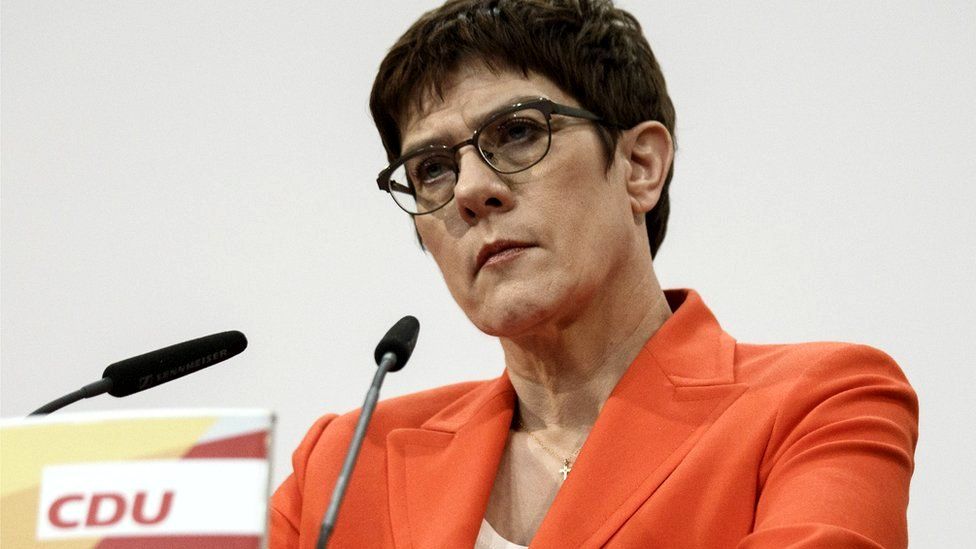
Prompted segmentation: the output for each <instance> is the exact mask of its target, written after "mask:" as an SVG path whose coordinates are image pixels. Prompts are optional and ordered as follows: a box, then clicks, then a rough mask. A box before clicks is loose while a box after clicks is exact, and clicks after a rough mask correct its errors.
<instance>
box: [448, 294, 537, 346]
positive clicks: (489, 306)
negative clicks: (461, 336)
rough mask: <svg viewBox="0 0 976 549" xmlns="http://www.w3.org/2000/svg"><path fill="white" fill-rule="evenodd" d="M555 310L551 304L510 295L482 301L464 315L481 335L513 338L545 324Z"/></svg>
mask: <svg viewBox="0 0 976 549" xmlns="http://www.w3.org/2000/svg"><path fill="white" fill-rule="evenodd" d="M555 309H556V307H554V306H553V304H552V303H551V302H545V301H542V300H538V298H536V299H528V298H525V297H521V298H520V297H516V296H513V297H511V298H508V299H491V300H486V301H484V302H481V303H479V304H477V306H476V307H474V309H473V310H470V311H465V312H466V313H467V315H468V319H470V320H471V322H472V323H473V324H474V325H475V327H477V328H478V329H479V330H481V331H482V332H484V333H486V334H488V335H490V336H495V337H504V338H517V337H519V336H525V335H528V334H530V333H532V332H534V331H536V330H537V329H539V328H540V327H541V326H543V325H545V324H546V322H547V321H548V320H549V319H551V318H552V317H553V316H554V311H555Z"/></svg>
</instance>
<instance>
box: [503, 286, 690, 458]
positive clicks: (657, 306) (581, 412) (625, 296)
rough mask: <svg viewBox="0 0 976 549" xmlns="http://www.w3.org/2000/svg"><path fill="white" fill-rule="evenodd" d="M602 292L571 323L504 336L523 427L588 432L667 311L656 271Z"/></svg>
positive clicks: (568, 434)
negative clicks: (622, 288)
mask: <svg viewBox="0 0 976 549" xmlns="http://www.w3.org/2000/svg"><path fill="white" fill-rule="evenodd" d="M645 275H646V272H645ZM601 295H602V296H604V298H605V299H603V301H602V302H596V303H590V304H588V306H587V307H586V310H585V312H584V313H583V314H580V315H578V316H576V317H575V318H573V319H572V320H571V321H568V322H564V323H562V324H560V325H558V326H550V327H543V328H542V329H539V330H536V331H533V333H531V334H529V335H526V336H522V337H519V338H518V339H502V347H503V349H504V351H505V365H506V369H507V370H508V374H509V378H510V379H511V381H512V385H513V386H514V387H515V392H516V393H517V395H518V404H519V407H518V414H519V415H518V418H517V421H519V422H520V424H521V425H522V427H523V428H524V429H525V430H528V431H538V430H545V431H548V432H550V433H551V434H552V436H553V437H554V438H560V439H566V440H569V439H573V438H575V437H578V436H579V435H580V434H581V433H585V432H588V431H589V429H590V427H591V426H592V425H593V423H594V422H595V421H596V418H597V416H598V415H599V413H600V410H601V408H602V407H603V404H604V402H606V400H607V398H608V397H609V396H610V393H611V391H613V388H614V387H615V386H616V385H617V382H618V381H619V380H620V378H621V376H623V374H624V372H626V371H627V368H628V367H629V366H630V364H631V362H633V360H634V359H635V358H636V357H637V354H638V353H639V352H640V349H641V347H642V346H643V345H644V343H645V342H646V341H647V340H648V339H649V338H650V337H651V335H653V334H654V333H655V332H656V331H657V329H658V328H659V327H660V326H661V325H662V324H664V322H665V321H666V320H667V319H668V318H669V317H670V316H671V309H670V308H669V306H668V303H667V299H666V298H665V296H664V292H663V291H662V290H661V287H660V285H659V284H658V282H657V279H656V278H655V277H654V275H653V269H651V274H650V276H645V278H644V280H643V281H641V282H640V283H638V284H636V285H633V286H630V287H629V290H628V291H626V292H620V295H617V296H613V293H612V292H605V293H601Z"/></svg>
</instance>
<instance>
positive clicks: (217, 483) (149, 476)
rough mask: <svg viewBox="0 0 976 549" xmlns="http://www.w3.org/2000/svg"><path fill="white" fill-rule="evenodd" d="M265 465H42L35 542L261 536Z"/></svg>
mask: <svg viewBox="0 0 976 549" xmlns="http://www.w3.org/2000/svg"><path fill="white" fill-rule="evenodd" d="M267 477H268V467H267V462H266V461H264V460H261V459H237V458H234V459H185V460H179V459H177V460H145V461H126V462H99V463H80V464H72V465H52V466H48V467H45V468H44V470H43V474H42V479H41V497H40V502H39V509H38V513H37V539H38V540H55V539H70V538H91V537H130V536H174V535H176V536H180V535H258V536H259V535H261V534H262V533H263V531H264V524H265V520H266V512H267V501H266V499H265V494H266V492H265V490H266V486H267Z"/></svg>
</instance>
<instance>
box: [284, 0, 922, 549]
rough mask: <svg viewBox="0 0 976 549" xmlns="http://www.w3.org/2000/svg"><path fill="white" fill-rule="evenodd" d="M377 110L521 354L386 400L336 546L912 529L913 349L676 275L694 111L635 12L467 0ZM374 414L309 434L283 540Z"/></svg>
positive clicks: (405, 169) (407, 51) (681, 543)
mask: <svg viewBox="0 0 976 549" xmlns="http://www.w3.org/2000/svg"><path fill="white" fill-rule="evenodd" d="M371 108H372V111H373V115H374V119H375V120H376V123H377V126H378V127H379V130H380V133H381V136H382V138H383V143H384V145H385V147H386V149H387V152H388V154H389V158H390V160H391V164H390V166H389V167H388V168H387V169H385V170H383V172H381V174H380V176H379V178H378V183H379V185H380V188H381V189H382V190H384V191H385V192H389V193H390V194H391V195H392V196H393V198H394V199H395V200H396V202H397V204H398V205H399V206H400V207H401V208H402V209H404V210H406V211H407V212H408V213H409V214H411V215H413V216H414V217H413V218H414V221H415V225H416V229H417V233H418V236H419V238H420V240H421V242H422V244H423V245H424V246H426V248H427V249H428V250H429V252H430V254H431V255H432V256H433V258H434V260H435V261H436V262H437V264H438V266H439V268H440V270H441V272H442V274H443V276H444V279H445V281H446V283H447V286H448V288H449V289H450V291H451V293H452V295H453V297H454V299H455V300H456V301H457V303H458V304H459V305H460V306H461V308H462V309H463V310H464V312H465V313H466V314H467V316H468V317H469V318H470V319H471V321H472V322H473V323H474V324H475V325H476V326H477V327H478V328H479V329H481V330H483V331H484V332H486V333H488V334H491V335H494V336H496V337H498V338H499V341H500V342H501V344H502V347H503V349H504V353H505V370H504V372H503V374H502V375H501V377H499V378H498V379H495V380H492V381H487V382H472V383H464V384H459V385H452V386H448V387H442V388H438V389H433V390H430V391H426V392H422V393H419V394H415V395H410V396H406V397H401V398H397V399H392V400H389V401H386V402H383V403H381V404H380V406H379V408H378V409H377V411H376V413H375V416H374V418H373V423H372V425H371V427H370V430H369V434H368V436H367V441H366V443H365V445H364V448H363V451H362V454H361V455H360V459H359V462H358V465H357V467H356V470H355V473H354V475H353V477H352V480H351V483H350V487H349V491H348V494H347V498H346V500H345V501H344V503H343V508H342V512H341V513H340V515H339V522H338V525H337V527H336V530H335V533H334V535H333V538H332V540H333V546H335V547H378V546H388V547H393V546H396V547H470V546H472V545H476V546H478V547H499V546H508V547H512V546H516V547H517V546H525V545H529V543H531V545H532V546H533V547H598V546H604V545H606V546H612V547H656V546H660V547H734V546H741V547H785V546H797V547H879V546H881V547H900V546H905V545H906V543H907V532H906V529H907V528H906V524H905V508H906V505H907V498H908V484H909V480H910V478H911V473H912V468H913V452H914V447H915V441H916V438H917V403H916V400H915V396H914V393H913V392H912V390H911V388H910V386H909V385H908V383H907V381H906V380H905V378H904V376H903V375H902V373H901V371H900V370H899V369H898V367H897V366H896V365H895V364H894V363H893V361H892V360H891V359H890V358H889V357H888V356H887V355H885V354H884V353H882V352H880V351H877V350H874V349H871V348H868V347H863V346H855V345H846V344H832V343H819V344H803V345H766V346H759V345H748V344H742V343H738V342H736V341H735V340H734V339H733V338H732V337H731V336H729V335H728V334H726V333H724V332H723V331H722V330H721V328H720V327H719V325H718V323H717V321H716V320H715V318H714V317H713V316H712V315H711V313H710V311H709V310H708V308H707V307H706V306H705V304H704V303H703V301H702V299H701V298H700V297H699V296H698V295H697V294H696V293H695V292H693V291H690V290H677V291H663V290H662V289H661V287H660V285H659V284H658V281H657V278H656V276H655V274H654V265H653V255H654V254H655V253H656V251H657V249H658V247H659V246H660V245H661V242H662V241H663V237H664V233H665V227H666V222H667V216H668V198H667V192H668V186H669V183H670V179H671V171H672V170H671V166H672V159H673V150H674V146H673V140H672V134H673V130H674V111H673V107H672V105H671V101H670V99H669V98H668V96H667V91H666V88H665V85H664V79H663V76H662V75H661V73H660V69H659V67H658V65H657V62H656V61H655V59H654V57H653V54H652V53H651V50H650V47H649V46H648V45H647V43H646V40H645V39H644V37H643V35H642V34H641V31H640V26H639V25H638V24H637V22H636V21H634V20H633V19H632V18H631V17H630V16H629V15H628V14H627V13H625V12H623V11H621V10H617V9H615V8H614V7H613V6H612V5H610V3H609V2H600V1H578V2H577V1H555V0H553V1H548V2H542V1H532V2H527V1H520V2H485V1H479V0H461V1H453V2H448V3H447V4H445V5H444V6H443V7H441V8H439V9H437V10H434V11H432V12H430V13H428V14H426V15H424V16H423V17H422V18H421V19H420V20H419V21H418V22H417V23H415V24H414V26H413V27H411V29H409V30H408V31H407V33H406V34H405V35H404V36H403V37H402V38H401V39H400V41H399V42H398V43H397V44H396V45H395V46H394V47H393V49H392V50H391V51H390V53H389V54H388V55H387V58H386V59H385V60H384V62H383V64H382V65H381V67H380V70H379V74H378V75H377V79H376V82H375V84H374V89H373V95H372V98H371ZM649 251H650V253H648V252H649ZM356 415H357V414H356V413H355V412H353V413H351V414H346V415H344V416H338V417H337V416H334V415H330V416H326V417H324V418H322V419H320V420H319V422H318V423H316V425H315V426H314V427H313V428H312V429H311V430H310V432H309V434H308V435H307V436H306V438H305V440H304V441H303V443H302V444H301V446H300V447H299V448H298V449H297V450H296V452H295V456H294V466H295V471H294V473H293V474H292V475H291V476H290V477H289V478H288V479H287V480H286V481H285V482H284V483H283V484H282V486H281V487H280V488H279V489H278V491H277V492H276V494H275V497H274V500H273V505H272V546H273V547H292V546H299V545H300V546H303V547H310V546H313V545H314V543H315V539H316V537H317V535H318V528H319V524H320V522H321V519H322V516H323V514H324V512H325V506H326V505H327V503H328V501H327V500H328V495H329V494H330V493H331V488H332V485H333V484H334V483H335V478H336V475H337V473H338V470H339V468H340V466H341V463H342V459H343V457H344V454H345V450H346V447H347V446H348V441H349V439H350V437H351V433H352V428H353V425H354V423H355V420H356Z"/></svg>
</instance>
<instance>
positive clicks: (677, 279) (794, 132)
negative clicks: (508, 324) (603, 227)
mask: <svg viewBox="0 0 976 549" xmlns="http://www.w3.org/2000/svg"><path fill="white" fill-rule="evenodd" d="M436 3H437V2H436V1H420V0H414V1H410V2H406V1H398V2H385V1H384V2H379V1H375V0H370V1H359V2H273V3H269V2H253V1H249V2H241V1H236V0H235V1H229V0H221V1H212V2H198V1H188V0H183V1H167V2H135V1H128V0H126V1H121V0H120V1H115V2H111V1H97V2H96V1H84V2H78V1H59V2H52V1H35V0H16V1H15V0H4V1H3V4H2V74H0V78H2V155H3V156H2V370H0V372H2V378H0V380H2V391H0V396H2V409H0V412H2V414H3V415H4V416H17V415H21V414H26V413H28V412H29V411H30V410H32V409H34V408H35V407H37V406H39V405H40V404H42V403H44V402H46V401H47V400H50V399H52V398H54V397H55V396H58V395H60V394H62V393H65V392H68V391H70V390H74V389H76V388H78V387H79V386H81V385H82V384H85V383H88V382H90V381H93V380H95V379H97V378H98V377H99V376H100V374H101V370H102V368H103V367H104V366H105V365H107V364H108V363H111V362H115V361H117V360H120V359H122V358H126V357H128V356H131V355H135V354H139V353H142V352H145V351H149V350H152V349H155V348H158V347H162V346H165V345H169V344H172V343H176V342H179V341H183V340H186V339H190V338H193V337H197V336H201V335H205V334H208V333H212V332H217V331H223V330H228V329H239V330H242V331H244V332H245V333H246V334H247V335H248V338H249V339H250V347H249V348H248V350H247V351H246V352H245V353H244V354H243V355H241V356H240V357H238V358H236V359H234V360H233V361H232V362H229V363H226V364H223V365H220V366H216V367H214V368H212V369H209V370H206V371H203V372H201V373H199V374H196V375H194V376H193V377H192V378H187V379H183V380H180V381H177V382H174V383H172V384H169V385H166V386H164V387H161V388H159V389H156V390H154V391H150V392H147V393H143V394H138V395H135V396H132V397H130V398H128V399H126V400H115V399H112V398H110V397H103V398H100V399H94V400H91V401H87V402H84V403H80V404H78V405H75V406H74V407H73V408H74V409H75V410H85V409H108V408H129V407H133V408H147V407H182V406H235V407H236V406H256V407H266V408H271V409H274V410H275V411H277V413H278V418H279V430H278V433H279V436H278V438H277V440H276V445H275V446H276V447H275V459H276V464H275V481H276V483H277V482H278V481H280V480H281V479H283V478H284V476H285V475H286V474H287V472H288V470H289V463H288V456H289V454H290V451H291V449H292V448H293V447H294V446H295V445H296V444H297V442H298V441H299V439H300V437H301V435H302V433H303V432H304V430H305V429H306V428H307V427H308V426H309V425H310V424H311V422H312V421H313V420H314V418H316V417H317V416H318V415H320V414H322V413H324V412H326V411H343V410H348V409H351V408H354V407H356V406H358V405H359V404H360V402H361V399H362V397H363V394H364V392H365V387H366V385H367V383H368V382H369V379H370V378H371V376H372V373H373V362H372V359H371V354H372V349H373V346H374V345H375V343H376V341H377V340H378V338H379V337H380V336H381V335H382V334H383V333H384V332H385V330H386V329H387V327H388V326H389V325H390V324H391V323H392V322H394V321H395V320H396V319H397V318H399V317H400V316H401V315H403V314H406V313H412V314H414V315H416V316H418V317H419V318H420V319H421V322H422V326H423V328H422V331H421V337H420V342H419V344H418V346H417V350H416V352H415V354H414V358H413V360H412V362H411V364H410V366H409V367H408V368H406V369H405V370H404V371H403V372H401V373H398V374H396V375H394V376H391V377H390V378H388V380H387V385H386V388H385V390H384V396H393V395H397V394H403V393H407V392H412V391H417V390H421V389H424V388H429V387H432V386H436V385H440V384H445V383H448V382H453V381H458V380H466V379H476V378H486V377H492V376H494V375H496V374H497V373H498V372H499V371H500V369H501V367H502V363H501V353H500V350H499V348H498V346H497V344H496V343H495V342H494V341H493V340H491V339H490V338H488V337H487V336H484V335H482V334H480V333H478V332H477V331H476V330H475V329H474V328H473V327H471V326H470V325H469V324H468V322H467V321H466V319H465V318H464V316H463V315H462V314H461V313H460V311H459V309H458V308H457V307H456V306H455V305H454V303H453V302H452V301H451V299H450V297H449V296H448V293H447V291H446V290H445V288H444V287H443V283H442V282H441V280H440V276H439V274H438V272H437V270H436V267H435V266H434V264H433V262H432V260H431V259H430V258H429V257H427V256H425V255H424V254H423V253H421V252H420V251H419V250H418V247H417V245H416V244H415V242H414V237H413V234H412V232H411V226H410V223H409V221H408V220H407V218H406V217H405V216H404V215H402V214H401V213H400V212H399V210H397V209H396V207H395V206H394V205H393V203H392V201H391V200H390V199H389V197H388V196H386V195H384V194H381V193H380V192H378V191H377V190H376V187H375V185H374V183H373V179H374V177H375V174H376V172H377V171H378V170H379V169H380V168H382V167H383V164H384V161H385V157H384V154H383V151H382V148H381V145H380V142H379V139H378V138H377V136H376V134H375V131H374V129H373V127H372V124H371V122H370V119H369V115H368V109H367V96H368V92H369V88H370V84H371V82H372V77H373V75H374V72H375V70H376V68H377V66H378V64H379V62H380V60H381V58H382V56H383V55H384V53H385V51H386V49H387V48H388V47H389V46H390V45H392V43H393V42H394V40H395V39H396V38H397V37H398V36H399V34H400V33H402V32H403V31H404V30H405V29H406V27H407V26H408V25H409V23H410V22H411V21H412V20H413V19H415V18H416V17H417V16H418V15H419V14H420V13H421V12H422V11H423V10H425V9H427V8H429V7H432V6H434V5H435V4H436ZM621 4H622V5H623V7H625V8H628V9H629V10H631V11H632V12H633V13H634V14H635V15H636V16H637V17H638V19H639V20H640V21H642V22H643V24H644V26H645V31H646V33H647V35H648V37H649V40H650V42H651V44H652V46H653V47H654V49H655V52H656V53H657V54H658V56H659V58H660V60H661V64H662V65H663V67H664V70H665V74H666V76H667V78H668V84H669V88H670V91H671V94H672V96H673V98H674V100H675V102H676V106H677V109H678V139H679V144H680V150H679V153H678V156H677V171H676V176H675V179H674V184H673V188H672V196H673V214H672V220H671V224H670V228H669V231H668V237H667V240H666V242H665V244H664V247H663V248H662V251H661V253H660V255H659V257H658V260H657V261H656V267H657V269H658V271H659V274H660V276H661V278H662V280H663V282H664V283H665V285H666V286H667V287H678V286H687V287H694V288H696V289H698V290H699V291H700V292H701V293H702V295H703V296H704V298H705V299H706V302H707V303H708V304H709V305H710V306H711V307H712V309H713V310H714V311H715V313H716V315H717V316H718V318H719V319H720V320H721V321H722V323H723V325H724V327H725V328H726V329H727V330H728V331H730V332H731V333H732V334H734V335H735V336H736V337H737V338H739V339H740V340H742V341H754V342H774V341H802V340H848V341H858V342H864V343H868V344H871V345H874V346H877V347H880V348H882V349H884V350H886V351H887V352H888V353H889V354H891V355H892V356H894V357H895V359H897V360H898V362H899V363H900V364H901V365H902V367H903V368H904V370H905V372H906V373H907V375H908V377H909V378H910V380H911V381H912V383H913V384H914V386H915V388H916V389H917V391H918V393H919V396H920V399H921V410H922V412H921V413H922V415H921V440H920V442H919V446H918V451H917V470H916V474H915V480H914V484H913V487H912V502H911V507H910V509H909V514H910V521H911V522H910V524H911V537H912V544H913V546H915V547H959V546H963V545H965V544H966V543H967V542H969V541H971V539H972V535H973V533H974V531H973V527H972V526H971V524H972V522H971V520H972V518H973V515H974V511H976V493H974V492H976V489H974V487H976V482H974V481H976V474H974V473H973V472H972V468H971V464H972V463H973V461H974V458H976V452H974V446H976V444H974V436H973V419H974V413H973V410H974V406H973V404H972V401H973V394H974V391H976V383H974V381H976V379H974V374H973V367H974V364H973V356H974V355H976V343H974V341H976V330H974V328H973V324H974V321H976V312H974V310H976V295H974V294H976V292H974V290H973V288H972V284H973V281H974V280H976V261H974V251H976V234H974V233H976V228H974V223H973V209H974V207H976V192H974V183H973V180H972V174H973V173H976V129H974V128H976V106H974V99H973V98H974V97H976V76H974V61H976V6H974V4H973V3H972V2H963V1H956V2H950V1H922V0H919V1H916V2H893V1H888V2H880V1H857V2H756V1H743V2H736V3H734V6H733V5H732V4H733V3H709V4H708V5H705V4H704V3H699V2H677V1H673V2H651V1H637V0H629V1H621ZM967 523H968V524H969V525H968V526H967Z"/></svg>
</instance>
